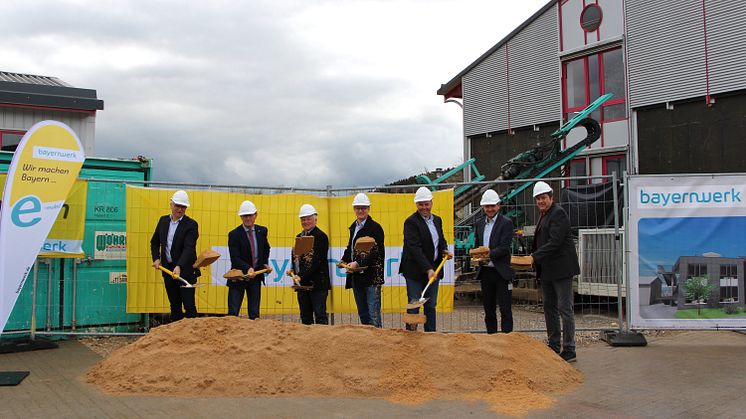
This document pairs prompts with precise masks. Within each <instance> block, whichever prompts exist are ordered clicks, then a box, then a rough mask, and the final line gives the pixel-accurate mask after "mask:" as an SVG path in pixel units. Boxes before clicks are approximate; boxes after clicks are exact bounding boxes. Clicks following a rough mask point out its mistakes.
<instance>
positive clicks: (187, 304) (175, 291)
mask: <svg viewBox="0 0 746 419" xmlns="http://www.w3.org/2000/svg"><path fill="white" fill-rule="evenodd" d="M174 266H175V265H174V264H173V263H165V264H163V267H165V268H166V269H168V270H170V271H173V270H174ZM189 282H191V281H189ZM196 282H197V281H194V283H196ZM163 285H164V286H165V287H166V295H168V303H169V304H170V305H171V320H172V321H177V320H181V319H183V318H184V317H187V318H193V317H197V305H196V304H195V302H194V288H183V287H182V285H184V283H183V282H181V281H179V280H178V279H173V278H171V275H169V274H167V273H165V272H163ZM182 305H183V306H184V311H182V310H181V306H182Z"/></svg>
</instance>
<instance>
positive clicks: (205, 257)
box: [158, 250, 220, 288]
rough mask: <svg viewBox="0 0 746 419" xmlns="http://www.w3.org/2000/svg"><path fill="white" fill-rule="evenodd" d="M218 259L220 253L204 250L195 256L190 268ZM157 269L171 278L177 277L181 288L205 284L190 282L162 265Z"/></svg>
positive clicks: (203, 265) (206, 264)
mask: <svg viewBox="0 0 746 419" xmlns="http://www.w3.org/2000/svg"><path fill="white" fill-rule="evenodd" d="M218 259H220V253H218V252H216V251H214V250H205V251H204V252H202V253H200V254H199V256H197V260H196V261H194V265H192V268H194V269H199V268H202V267H205V266H209V265H211V264H212V263H213V262H215V261H216V260H218ZM158 269H160V270H161V271H163V272H165V273H167V274H169V275H171V278H173V279H178V280H179V281H181V282H183V283H184V285H182V287H183V288H197V287H203V286H205V285H207V284H194V285H192V284H190V283H189V282H188V281H187V280H186V279H184V278H182V277H180V276H176V275H174V273H173V272H171V271H169V270H168V269H166V268H164V267H163V266H159V267H158Z"/></svg>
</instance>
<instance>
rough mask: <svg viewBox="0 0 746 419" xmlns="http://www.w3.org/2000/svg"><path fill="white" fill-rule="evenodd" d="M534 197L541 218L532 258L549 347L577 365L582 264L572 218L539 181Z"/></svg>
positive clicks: (535, 186)
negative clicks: (575, 283)
mask: <svg viewBox="0 0 746 419" xmlns="http://www.w3.org/2000/svg"><path fill="white" fill-rule="evenodd" d="M533 195H534V199H535V201H536V206H537V207H539V211H540V212H541V218H539V223H538V224H537V226H536V232H535V233H534V253H532V254H531V256H532V257H533V259H534V266H535V267H536V278H537V279H538V280H540V281H541V291H542V295H543V301H544V319H545V320H546V323H547V337H548V340H549V347H550V348H552V350H554V351H555V352H557V353H558V354H560V356H561V357H562V359H564V360H565V361H567V362H574V361H575V317H574V314H573V291H572V278H573V277H574V276H575V275H577V274H579V273H580V265H579V264H578V255H577V253H576V251H575V242H574V241H573V238H572V232H571V231H570V217H568V215H567V213H566V212H565V210H564V209H563V208H562V207H561V206H559V205H556V204H555V203H554V197H553V194H552V188H551V187H550V186H549V185H548V184H546V183H545V182H541V181H539V182H536V185H534V194H533ZM560 317H561V318H562V327H560ZM560 340H561V341H562V348H561V350H560Z"/></svg>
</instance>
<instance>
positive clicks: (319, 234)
mask: <svg viewBox="0 0 746 419" xmlns="http://www.w3.org/2000/svg"><path fill="white" fill-rule="evenodd" d="M298 218H300V224H301V227H302V228H303V231H301V232H300V233H298V235H297V236H296V237H301V236H313V250H312V251H311V253H310V254H305V255H295V254H293V255H292V260H293V264H294V267H295V273H296V275H298V277H300V284H301V285H305V286H313V289H311V290H308V291H300V290H299V291H298V293H297V294H298V308H299V309H300V319H301V322H302V323H303V324H314V323H316V324H329V316H328V315H327V312H326V298H327V296H328V294H329V290H330V289H331V281H330V279H329V237H327V235H326V233H324V232H323V231H321V229H320V228H318V227H317V226H316V223H317V222H318V213H317V212H316V208H314V207H313V205H311V204H303V205H302V206H301V207H300V211H299V212H298Z"/></svg>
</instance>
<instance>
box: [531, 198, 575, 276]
mask: <svg viewBox="0 0 746 419" xmlns="http://www.w3.org/2000/svg"><path fill="white" fill-rule="evenodd" d="M531 256H533V258H534V265H535V267H536V277H537V278H538V279H541V280H543V281H551V280H554V279H562V278H569V277H573V276H575V275H577V274H579V273H580V265H579V264H578V254H577V252H576V251H575V242H574V241H573V238H572V232H571V231H570V217H568V215H567V213H566V212H565V210H564V209H563V208H562V207H561V206H559V205H557V204H552V206H551V207H549V210H548V211H547V213H546V214H544V216H543V217H542V218H541V220H540V222H539V225H538V226H537V229H536V232H535V233H534V253H532V254H531Z"/></svg>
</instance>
